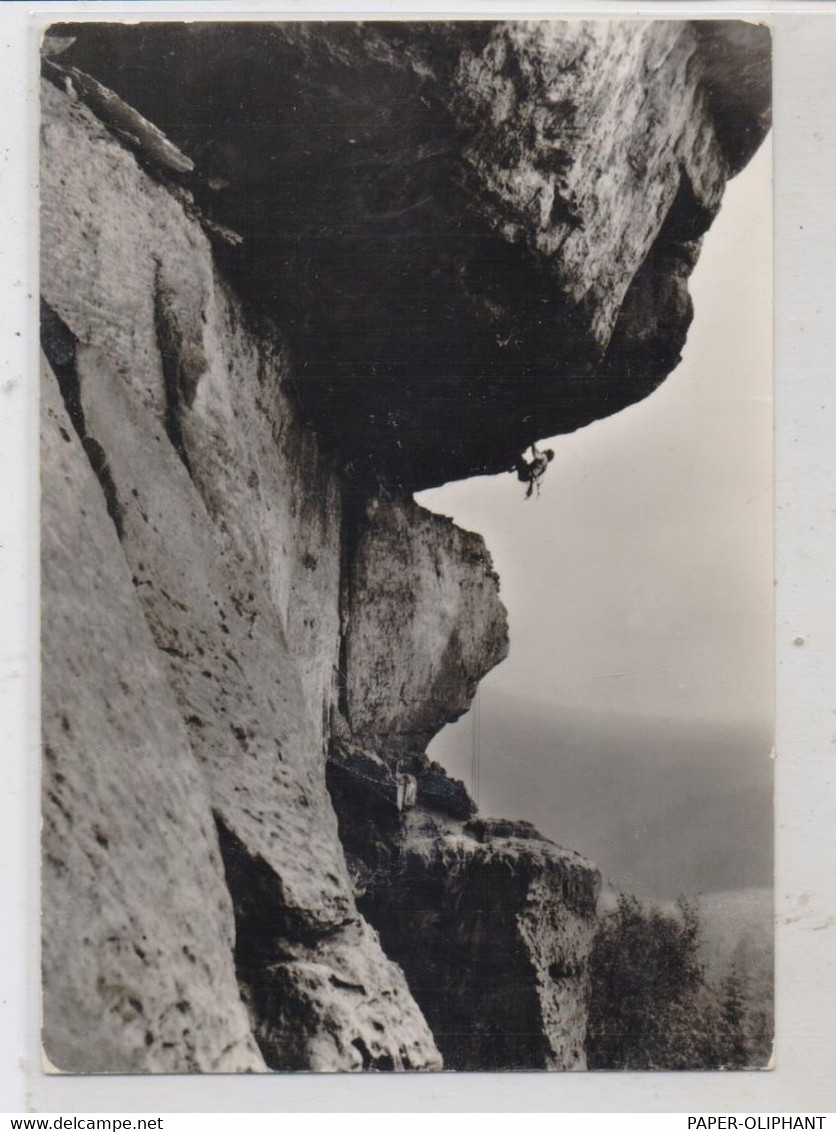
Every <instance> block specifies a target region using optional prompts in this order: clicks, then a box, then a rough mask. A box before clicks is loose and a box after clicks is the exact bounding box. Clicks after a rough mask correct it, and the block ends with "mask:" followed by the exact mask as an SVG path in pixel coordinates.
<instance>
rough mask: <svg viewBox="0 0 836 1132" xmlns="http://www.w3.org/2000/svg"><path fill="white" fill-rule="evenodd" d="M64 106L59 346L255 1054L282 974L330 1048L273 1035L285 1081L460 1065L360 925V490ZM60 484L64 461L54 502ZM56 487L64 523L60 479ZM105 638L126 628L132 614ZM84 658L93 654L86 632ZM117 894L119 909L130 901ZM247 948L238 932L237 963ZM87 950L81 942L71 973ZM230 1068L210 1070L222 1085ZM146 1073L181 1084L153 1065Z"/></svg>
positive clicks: (113, 616)
mask: <svg viewBox="0 0 836 1132" xmlns="http://www.w3.org/2000/svg"><path fill="white" fill-rule="evenodd" d="M43 97H44V104H43V105H44V112H45V122H44V138H43V150H42V155H43V163H42V202H43V209H42V233H43V236H42V242H43V264H42V281H43V287H44V294H45V300H46V304H47V306H46V307H45V317H44V341H45V346H46V349H47V352H48V353H49V354H50V355H51V356H52V358H53V359H54V361H55V364H56V366H57V369H58V376H59V378H60V381H61V387H62V392H63V396H64V402H65V404H66V405H67V407H68V409H69V410H70V411H71V415H72V425H73V428H74V429H75V431H76V433H77V434H78V436H79V437H80V438H81V439H83V442H84V450H85V452H86V455H87V457H88V460H89V463H90V465H91V466H92V467H93V468H94V470H95V471H96V472H97V474H98V476H99V482H100V486H101V496H100V499H101V506H102V507H104V506H105V505H106V507H107V512H108V513H109V515H110V518H111V520H112V524H113V528H114V536H113V537H114V538H116V537H117V535H118V537H119V539H120V540H121V554H122V555H123V562H124V563H125V569H124V578H123V587H124V589H125V591H126V594H125V595H123V597H122V600H123V602H129V603H131V608H133V609H140V610H141V611H142V614H144V617H145V621H146V624H147V627H148V629H150V634H151V636H152V637H153V640H154V643H155V645H156V648H157V657H158V661H157V663H158V664H159V665H160V667H161V676H164V677H165V679H166V680H167V681H168V682H169V686H170V689H171V694H173V700H174V702H176V706H177V709H178V712H179V716H180V719H181V721H182V722H181V724H180V729H181V732H182V730H183V728H184V727H185V729H186V732H187V735H188V748H187V749H188V750H189V752H190V753H189V756H188V757H189V758H193V759H195V760H196V762H195V763H194V771H193V773H194V776H195V777H196V776H197V773H198V771H197V768H198V766H199V767H200V771H201V772H202V776H203V778H204V780H205V784H206V786H205V788H204V790H203V791H201V792H196V794H195V797H194V799H193V800H191V802H184V806H186V808H187V809H188V808H189V806H190V807H191V810H192V811H193V814H192V821H193V822H198V821H202V822H203V823H204V824H207V823H208V822H209V821H210V820H211V815H212V814H214V818H215V822H216V823H217V826H218V830H219V832H220V847H221V852H222V856H223V864H224V870H225V876H226V880H227V883H228V886H229V890H230V892H231V896H232V906H233V908H234V912H235V921H236V946H235V959H236V964H237V970H238V977H239V979H240V980H241V982H242V986H243V990H244V993H245V996H246V998H247V1001H248V1004H249V1005H250V1008H251V1012H252V1013H253V1029H254V1032H255V1034H256V1036H258V1037H259V1038H261V1036H262V1027H261V1019H260V1016H259V1010H260V1008H261V1005H262V1001H263V995H262V994H261V989H260V988H261V987H262V985H263V981H264V976H263V972H264V971H265V970H267V969H268V968H270V969H272V968H275V967H276V966H277V965H281V966H282V969H283V971H284V973H285V978H284V982H283V984H282V985H283V995H284V999H285V1001H284V1005H283V1010H284V1012H285V1014H284V1016H285V1017H290V1016H294V1017H305V1018H306V1019H307V1027H308V1030H310V1031H314V1030H316V1031H317V1032H320V1039H319V1042H318V1044H315V1048H314V1047H312V1048H310V1049H308V1048H307V1047H305V1046H303V1044H301V1043H302V1038H301V1037H300V1031H299V1030H298V1028H297V1029H294V1030H292V1031H290V1032H288V1031H285V1030H283V1029H281V1027H280V1026H278V1027H277V1026H276V1025H274V1026H273V1028H272V1030H271V1035H270V1040H269V1042H265V1043H264V1044H263V1049H264V1053H265V1056H266V1058H267V1061H268V1064H269V1065H270V1066H271V1067H273V1068H283V1067H291V1066H298V1065H300V1064H304V1065H305V1067H307V1068H312V1069H341V1068H346V1069H349V1068H355V1067H358V1066H362V1064H363V1057H362V1055H361V1054H360V1053H359V1052H358V1048H357V1047H356V1046H355V1045H352V1042H353V1041H354V1040H355V1039H356V1040H357V1041H360V1042H363V1043H364V1048H368V1049H372V1053H371V1055H370V1056H371V1057H372V1059H373V1060H374V1059H375V1058H383V1059H384V1063H386V1064H388V1062H387V1061H386V1060H385V1059H387V1058H388V1059H389V1061H391V1062H392V1063H393V1064H395V1065H398V1066H399V1067H407V1066H408V1067H410V1068H426V1067H432V1066H437V1065H438V1064H439V1059H438V1055H437V1053H436V1051H435V1047H434V1044H433V1041H432V1038H431V1036H430V1034H429V1031H428V1030H427V1028H426V1025H425V1023H424V1021H423V1019H422V1017H421V1015H420V1013H419V1011H418V1010H417V1008H416V1007H415V1004H414V1002H413V1001H412V1000H411V998H410V996H409V992H408V990H407V988H406V985H405V983H404V981H403V977H402V975H401V973H400V971H399V970H398V969H397V968H396V967H394V965H393V964H391V963H389V962H388V961H387V960H386V958H385V956H384V955H383V954H382V953H381V951H380V948H379V945H378V943H377V939H376V936H375V935H374V933H373V932H372V931H370V930H369V929H368V928H367V927H366V926H365V925H363V924H362V922H361V921H360V920H359V918H358V914H357V911H356V909H355V906H354V902H353V898H352V893H351V888H350V884H349V880H348V874H347V871H346V867H345V861H344V857H343V852H342V849H341V846H340V844H339V841H338V839H337V827H336V820H335V817H334V813H333V810H332V808H331V803H330V800H329V798H328V795H327V792H326V788H325V775H324V757H323V721H324V719H325V717H326V716H327V713H328V709H329V705H330V702H331V697H332V686H333V678H334V673H333V666H334V661H335V660H336V656H337V647H338V625H339V570H340V546H339V532H340V524H339V492H338V487H337V485H336V483H335V482H334V480H333V476H332V473H331V472H330V470H329V467H328V464H327V462H326V461H325V460H324V459H323V457H322V456H321V455H320V453H319V450H318V447H317V444H316V441H315V439H314V438H313V437H312V436H310V434H306V433H304V432H303V431H302V430H301V429H300V427H299V424H298V420H297V418H296V416H295V415H294V411H293V407H292V403H291V401H290V400H289V399H288V398H287V397H286V396H285V394H284V393H283V392H282V389H281V364H282V363H281V359H280V358H278V357H276V356H275V352H274V351H273V350H271V348H270V347H269V345H268V344H267V343H265V342H264V341H263V340H262V339H260V338H259V337H258V336H256V335H253V334H252V333H251V332H249V331H248V330H247V329H246V328H245V327H244V326H243V324H242V320H241V312H240V310H239V308H238V306H237V305H236V303H235V302H234V301H233V300H232V299H231V298H230V297H229V296H228V295H227V293H226V291H225V289H224V287H223V285H222V284H221V283H220V282H219V281H218V280H217V279H216V277H215V275H214V272H213V267H212V259H211V255H210V250H209V245H208V243H207V240H206V238H205V236H204V235H203V233H202V231H201V229H200V228H199V226H198V225H197V223H196V222H194V221H191V220H189V219H188V217H187V216H186V215H185V214H184V211H183V209H182V207H181V205H180V204H179V203H177V202H176V201H175V200H174V199H173V198H172V196H171V195H170V194H169V193H168V192H167V191H166V190H165V189H164V188H161V187H160V186H159V185H157V184H155V183H153V182H152V181H151V180H149V178H148V177H146V176H145V175H144V174H143V173H142V172H141V170H140V169H139V168H138V166H137V164H136V162H135V160H134V158H133V157H132V156H130V155H129V154H128V153H127V152H126V151H125V150H124V149H123V148H122V147H121V146H120V145H118V144H117V143H116V141H115V140H114V139H113V138H112V137H110V136H109V135H108V134H107V133H106V131H104V130H103V129H102V128H101V126H100V125H99V124H98V123H97V122H96V120H95V119H94V118H93V117H92V115H91V114H90V113H89V111H88V110H87V109H86V108H84V107H83V106H80V105H78V104H74V103H73V102H71V101H70V100H69V99H68V98H67V97H66V96H64V95H62V94H60V93H58V92H57V91H56V90H54V89H53V88H52V87H46V88H45V90H44V96H43ZM55 473H56V469H55V468H54V465H53V464H52V463H51V462H49V461H48V460H45V480H46V479H47V477H50V476H54V475H55ZM55 484H56V491H57V492H58V497H59V500H60V498H61V493H62V492H63V490H64V489H63V487H62V484H61V479H60V473H59V476H58V479H57V481H55ZM62 565H63V566H64V568H66V563H62ZM52 585H53V587H54V588H56V589H60V587H61V585H62V577H61V573H60V570H59V571H58V573H57V574H55V575H54V576H53V581H52ZM82 614H83V605H82V604H81V603H79V605H78V607H77V609H76V611H75V615H76V618H80V617H81V616H82ZM102 616H103V617H104V618H105V619H109V620H110V621H112V623H113V625H114V628H115V627H117V626H118V625H119V624H120V621H121V606H120V605H119V603H118V602H113V603H111V607H110V611H109V612H108V611H107V609H106V608H105V609H103V611H102ZM74 635H75V638H76V639H77V640H78V641H79V648H80V649H82V652H83V651H84V648H85V647H86V646H84V645H82V644H81V642H83V641H84V640H85V636H84V625H83V623H80V624H77V625H76V626H75V630H74ZM303 681H304V690H303ZM99 694H101V693H100V692H99V690H98V689H97V688H96V687H95V686H94V687H92V688H89V689H88V695H89V697H90V698H91V699H93V700H94V701H95V699H96V696H97V695H99ZM60 738H61V737H60V736H59V739H60ZM56 749H57V750H58V751H59V752H60V751H61V750H62V747H61V744H60V743H57V744H56ZM158 769H159V771H160V779H159V782H158V784H157V789H158V792H159V793H161V794H165V792H166V790H167V789H169V785H170V784H169V783H168V780H167V778H166V777H165V773H164V762H163V763H162V765H161V766H160V767H159V768H158ZM175 787H176V782H175V783H173V784H171V789H172V790H174V788H175ZM125 804H126V805H128V802H127V801H126V802H125ZM167 812H168V810H167V809H165V810H164V813H167ZM213 843H214V842H213ZM57 849H58V852H59V853H60V851H61V847H60V846H59V847H57ZM50 851H51V850H50V848H49V846H48V848H47V852H50ZM215 863H216V865H217V857H216V858H215ZM124 867H127V864H125V866H124ZM116 883H118V880H117V881H114V884H116ZM101 887H102V895H101V898H102V899H103V900H107V899H112V900H114V901H117V900H118V899H119V893H118V891H115V892H110V891H109V890H108V885H107V883H105V882H104V879H103V883H102V886H101ZM198 891H199V890H198ZM254 894H256V896H257V897H258V899H257V900H255V901H254ZM149 903H150V904H152V905H153V906H154V907H157V904H156V902H154V901H152V900H151V898H150V896H149ZM227 908H228V905H227ZM181 914H182V915H187V914H188V908H184V909H183V911H182V913H181V912H179V911H178V909H177V906H176V905H175V907H173V908H169V909H167V915H170V916H172V917H174V918H178V917H179V915H181ZM76 927H77V929H78V930H84V929H83V926H82V925H78V924H77V925H76ZM230 937H231V924H228V925H227V930H226V936H225V944H226V946H227V947H229V946H230V944H231V938H230ZM55 946H58V939H57V937H56V940H55ZM75 946H76V944H75V943H74V942H73V941H72V940H71V939H68V938H67V937H66V936H65V937H62V938H61V940H60V947H61V948H62V950H63V952H64V954H65V955H68V956H72V955H74V948H75ZM78 946H79V948H81V943H80V942H79V943H78ZM312 963H313V964H314V965H315V966H316V969H317V970H318V971H319V972H320V976H321V981H322V987H321V989H320V991H319V992H318V993H317V994H315V995H314V994H312V993H311V991H310V988H309V986H308V985H307V983H306V981H305V980H306V975H305V973H306V972H308V971H309V970H310V965H311V964H312ZM297 967H298V972H297ZM175 970H176V968H175ZM358 971H359V973H358ZM330 974H333V976H334V978H333V980H331V979H330ZM149 977H151V978H153V972H150V974H149ZM53 985H54V984H53ZM294 988H295V989H294ZM52 989H53V988H52V985H50V984H49V983H48V984H47V996H49V995H50V994H51V993H52ZM297 991H298V996H299V997H298V1000H297V999H295V998H294V995H295V994H297ZM159 993H160V994H164V993H165V992H164V990H161V991H160V992H159ZM182 997H183V996H182V995H181V994H178V995H176V996H174V997H172V1000H171V1004H170V1005H171V1008H172V1009H176V1004H177V1002H178V1001H179V1000H180V998H182ZM390 999H394V1000H395V1001H396V1002H397V1003H398V1008H397V1009H395V1008H393V1007H392V1006H390ZM138 1001H141V997H140V998H139V999H138ZM294 1011H295V1012H296V1013H295V1014H294ZM59 1013H60V1009H59ZM378 1015H380V1019H379V1024H380V1027H381V1029H380V1032H379V1034H378V1037H377V1039H376V1045H375V1046H374V1048H372V1043H371V1041H370V1040H369V1036H368V1031H369V1028H370V1027H371V1028H372V1029H374V1022H375V1020H378ZM47 1017H49V1012H47ZM218 1029H219V1032H223V1026H219V1027H218ZM375 1032H376V1033H377V1031H376V1030H375ZM303 1049H306V1050H307V1052H300V1051H301V1050H303ZM211 1053H212V1051H211V1050H209V1051H202V1052H200V1053H199V1054H195V1055H194V1056H195V1060H196V1062H199V1063H200V1065H201V1067H204V1068H205V1067H208V1061H209V1058H210V1056H211ZM140 1054H141V1051H140ZM92 1056H93V1057H94V1058H96V1059H97V1060H96V1064H95V1066H91V1068H98V1069H110V1068H115V1067H116V1066H115V1065H112V1064H111V1063H110V1061H109V1057H108V1052H107V1051H106V1050H105V1051H102V1052H101V1054H99V1053H96V1052H94V1053H93V1054H92ZM179 1056H182V1053H180V1054H179ZM255 1060H256V1061H257V1058H256V1059H255ZM219 1064H220V1067H223V1064H222V1063H221V1062H219ZM133 1067H134V1068H156V1067H158V1065H157V1063H156V1062H154V1061H153V1059H152V1058H150V1057H149V1058H148V1059H147V1060H145V1061H143V1059H142V1057H141V1056H140V1055H137V1058H136V1060H135V1063H134V1065H133ZM230 1067H231V1063H230ZM242 1067H243V1063H242Z"/></svg>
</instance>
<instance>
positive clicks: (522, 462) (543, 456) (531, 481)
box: [511, 444, 554, 499]
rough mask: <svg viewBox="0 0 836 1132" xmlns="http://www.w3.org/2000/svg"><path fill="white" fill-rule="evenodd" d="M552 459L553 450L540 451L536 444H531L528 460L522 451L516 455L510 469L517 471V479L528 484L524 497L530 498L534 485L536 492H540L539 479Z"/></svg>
mask: <svg viewBox="0 0 836 1132" xmlns="http://www.w3.org/2000/svg"><path fill="white" fill-rule="evenodd" d="M553 459H554V451H553V450H552V449H551V448H547V449H546V450H545V451H544V452H540V451H539V449H538V448H537V445H536V444H532V445H531V459H530V460H527V459H526V457H525V453H524V452H523V453H522V454H521V455H519V456H518V457H517V459H516V462H515V464H514V466H513V468H511V471H512V472H516V473H517V479H518V480H519V481H520V482H521V483H527V484H528V490H527V491H526V493H525V497H526V499H530V498H531V496H532V495H533V494H534V489H535V487H536V488H537V494H538V495H539V494H540V481H541V480H542V478H543V476H544V475H545V474H546V469H547V468H548V466H549V464H550V463H551V462H552V460H553Z"/></svg>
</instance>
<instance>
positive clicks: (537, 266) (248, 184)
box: [55, 21, 770, 492]
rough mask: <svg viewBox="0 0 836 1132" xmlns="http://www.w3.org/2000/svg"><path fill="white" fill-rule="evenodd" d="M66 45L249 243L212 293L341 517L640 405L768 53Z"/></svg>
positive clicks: (559, 43)
mask: <svg viewBox="0 0 836 1132" xmlns="http://www.w3.org/2000/svg"><path fill="white" fill-rule="evenodd" d="M55 30H56V34H57V33H60V31H61V27H60V25H58V26H57V28H56V29H55ZM72 30H73V34H75V35H76V36H77V40H76V42H75V44H73V46H72V47H71V48H70V49H69V50H68V51H67V52H66V53H64V54H62V56H61V61H62V63H63V62H64V61H66V62H67V64H68V65H75V66H77V67H79V68H81V69H82V70H86V71H89V72H90V73H91V74H92V75H93V76H95V78H97V79H99V80H101V81H102V82H104V83H106V84H107V85H108V86H110V87H112V88H113V89H114V90H115V91H116V92H117V93H118V94H120V95H122V96H123V97H124V98H125V99H126V100H127V101H128V102H129V103H130V104H131V105H132V106H135V107H137V109H138V110H140V111H141V112H142V113H144V114H146V115H147V117H148V118H149V119H150V120H151V121H152V122H154V123H155V124H156V125H158V126H159V127H161V128H162V129H163V130H164V131H165V133H166V134H167V135H168V136H169V137H170V138H171V139H172V140H173V141H174V142H175V143H176V144H177V145H178V146H180V147H181V148H182V150H183V152H184V153H185V154H186V155H187V157H188V158H190V159H191V160H193V161H194V163H195V166H196V171H195V173H194V174H186V173H184V174H183V179H184V180H186V181H188V182H189V183H190V184H191V186H192V188H193V189H194V191H195V192H196V194H197V195H198V197H199V198H200V200H201V202H202V204H203V206H204V208H205V209H206V210H207V211H209V212H211V214H212V215H213V216H214V217H215V218H216V219H217V220H218V221H219V222H221V223H222V224H224V225H228V226H229V227H231V228H232V229H234V230H235V231H237V232H240V233H241V235H242V236H243V237H244V244H243V246H242V248H241V249H240V250H239V251H233V252H230V253H229V255H230V259H231V262H230V263H229V264H228V268H229V270H230V271H231V272H233V273H234V274H235V275H236V277H237V279H238V284H239V287H241V288H243V289H244V290H246V292H247V295H248V299H249V300H250V301H254V302H256V303H257V304H258V305H259V306H260V307H261V309H262V310H263V311H264V312H266V313H268V314H270V315H271V316H272V317H273V318H275V320H276V322H277V323H278V324H279V325H280V326H281V329H282V332H283V334H284V335H286V337H287V340H288V341H289V343H290V346H291V349H292V353H293V356H294V363H295V372H296V378H297V384H298V390H299V395H300V398H301V400H302V403H303V405H304V407H305V410H306V412H307V413H308V415H309V417H310V419H311V420H312V421H313V423H314V424H315V426H316V428H317V429H318V431H320V433H322V434H323V435H324V436H326V437H327V438H328V439H329V440H330V442H331V443H332V444H333V445H335V446H336V447H337V448H338V449H339V450H340V452H341V455H342V458H343V462H344V466H345V467H346V469H347V471H348V473H349V475H351V476H353V477H354V480H355V482H356V484H357V486H358V489H359V490H360V491H361V492H365V491H366V490H368V489H370V488H373V487H375V486H376V485H377V484H378V483H379V482H381V481H383V482H385V483H386V484H388V485H389V486H390V487H392V486H395V487H400V488H420V487H427V486H431V485H434V484H438V483H441V482H444V481H445V480H449V479H455V478H461V477H464V476H468V475H472V474H478V473H486V472H499V471H503V470H505V469H507V468H508V467H509V466H510V465H511V464H512V462H513V460H514V458H515V456H516V455H517V454H518V453H519V451H520V450H521V449H522V448H523V447H525V446H527V445H528V444H529V443H530V442H531V441H532V440H534V439H536V438H538V437H542V436H547V435H553V434H556V433H559V432H566V431H571V430H573V429H576V428H578V427H580V426H582V425H584V424H587V423H589V422H590V421H593V420H595V419H597V418H600V417H604V416H607V415H609V414H611V413H613V412H616V411H618V410H619V409H621V408H623V407H624V406H626V405H628V404H630V403H632V402H634V401H637V400H639V399H641V398H642V397H645V396H646V395H647V394H648V393H650V392H651V391H652V390H653V389H654V388H656V386H657V385H658V384H659V382H660V381H662V380H663V378H664V377H665V376H666V375H667V373H669V372H670V370H671V369H672V368H673V367H674V366H675V365H676V364H677V361H678V359H679V354H680V350H681V348H682V345H683V343H684V341H685V335H686V332H687V327H688V324H689V322H690V318H691V304H690V300H689V298H688V293H687V279H688V276H689V274H690V272H691V270H692V268H693V264H694V262H695V260H696V256H697V254H698V250H699V241H700V237H701V236H702V234H703V233H704V231H705V230H706V228H707V227H708V225H709V224H710V223H711V220H712V218H713V216H714V214H715V213H716V210H717V208H718V206H719V203H720V199H721V196H722V192H723V188H724V185H725V182H726V179H727V178H728V177H729V176H730V175H733V174H734V173H735V172H737V171H738V170H739V169H740V168H742V166H743V165H744V164H745V163H746V161H747V160H748V159H749V158H750V157H751V155H752V153H753V152H754V150H755V149H756V148H757V146H758V144H759V143H760V141H761V140H762V138H763V136H764V134H765V132H766V129H767V128H768V124H769V99H770V69H769V56H770V41H769V33H768V30H767V29H766V28H764V27H761V26H758V25H756V24H749V23H744V22H741V21H730V22H715V21H709V22H699V23H697V22H687V21H675V22H674V21H644V22H642V21H634V22H629V23H612V22H593V21H585V22H573V23H563V22H561V23H558V22H538V23H510V24H508V23H503V24H493V23H483V22H468V23H458V24H439V23H435V24H410V23H389V24H386V23H378V24H374V23H371V24H356V23H342V24H328V23H313V24H304V25H303V24H292V23H285V24H277V23H273V24H269V25H268V24H253V23H237V24H226V25H219V24H181V25H166V24H146V25H140V26H136V25H134V26H130V25H127V26H120V25H115V24H113V25H106V24H105V25H102V24H100V25H87V26H84V25H73V29H72ZM149 73H151V74H153V76H154V81H153V82H149V81H148V75H149ZM639 314H641V317H638V315H639Z"/></svg>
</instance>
